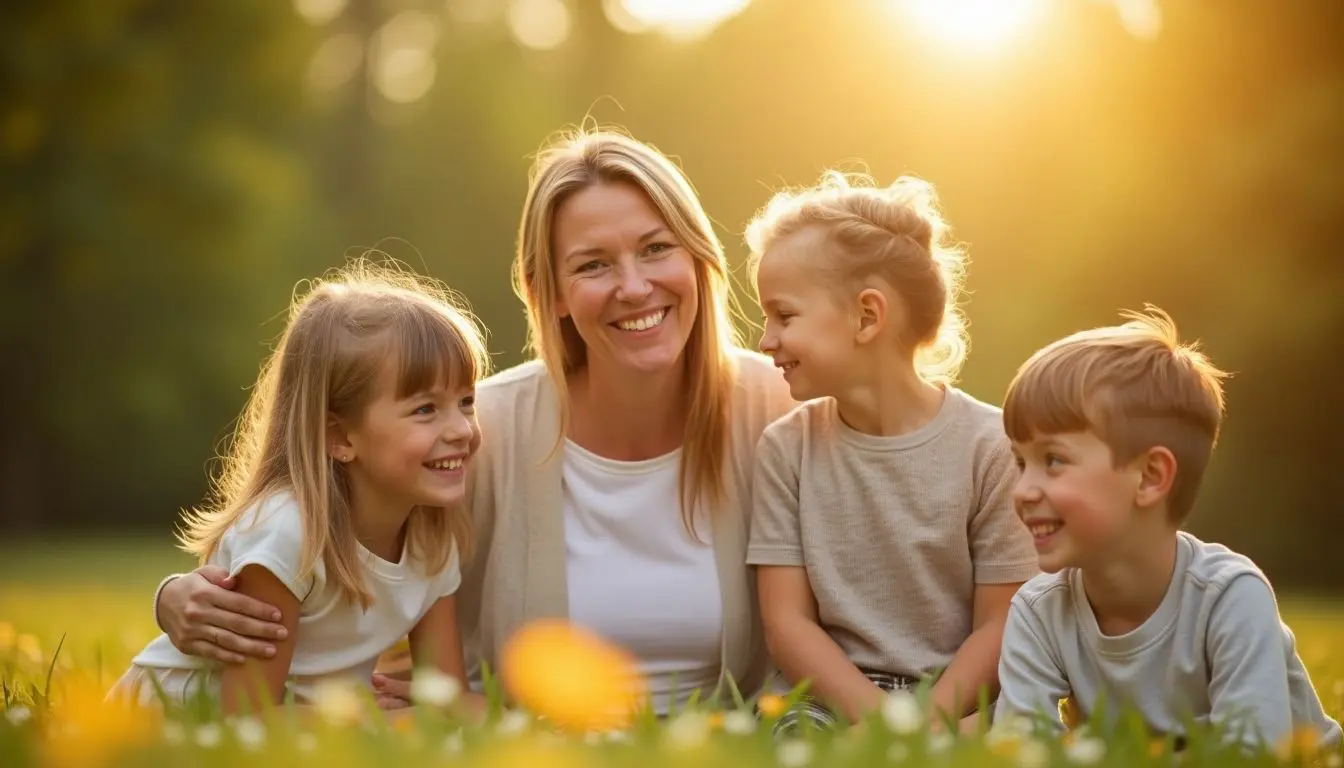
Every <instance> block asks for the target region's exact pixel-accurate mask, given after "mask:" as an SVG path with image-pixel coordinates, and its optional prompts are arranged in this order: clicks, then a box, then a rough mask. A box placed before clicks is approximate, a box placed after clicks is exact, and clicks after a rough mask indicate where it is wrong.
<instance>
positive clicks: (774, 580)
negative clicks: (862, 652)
mask: <svg viewBox="0 0 1344 768" xmlns="http://www.w3.org/2000/svg"><path fill="white" fill-rule="evenodd" d="M756 579H757V588H758V591H759V592H760V600H761V619H762V620H763V622H764V624H765V643H766V646H767V647H769V649H770V655H771V657H773V658H774V660H775V664H777V665H778V666H779V668H780V670H782V671H783V672H784V675H785V676H786V677H787V678H788V680H789V682H790V683H793V684H795V685H796V684H798V683H799V682H802V681H803V680H808V681H809V683H810V684H809V687H808V691H809V693H812V694H813V695H815V696H816V697H817V698H818V699H820V700H822V701H823V702H825V703H826V704H827V705H829V706H831V707H834V708H838V709H839V710H840V712H841V713H842V714H844V716H845V717H846V718H847V719H848V720H849V721H850V722H851V723H856V722H858V721H859V720H861V719H862V718H863V717H864V716H865V715H866V714H868V713H869V712H871V711H873V710H875V709H877V708H878V707H879V706H880V705H881V703H882V695H883V694H882V689H881V688H878V687H877V684H876V683H874V682H873V681H872V680H869V679H868V676H867V675H865V674H863V673H862V672H860V671H859V668H858V667H856V666H855V665H854V662H852V661H850V660H849V657H848V656H847V655H845V652H844V650H843V649H841V648H840V646H839V645H838V644H836V642H835V640H833V639H832V638H831V636H830V635H829V634H828V633H827V632H826V630H825V629H822V627H821V624H820V620H819V617H818V614H817V601H816V596H815V595H814V594H813V593H812V585H811V583H810V582H809V581H808V579H807V571H806V570H805V569H804V568H802V567H799V566H776V565H760V566H757V576H756Z"/></svg>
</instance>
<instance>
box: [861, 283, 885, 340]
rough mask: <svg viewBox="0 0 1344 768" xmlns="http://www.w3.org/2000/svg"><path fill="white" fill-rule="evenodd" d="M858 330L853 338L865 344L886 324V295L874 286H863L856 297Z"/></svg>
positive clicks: (875, 336)
mask: <svg viewBox="0 0 1344 768" xmlns="http://www.w3.org/2000/svg"><path fill="white" fill-rule="evenodd" d="M857 309H858V320H859V327H858V331H857V332H856V333H855V334H854V340H855V341H856V342H858V343H859V344H867V343H868V342H870V341H872V340H873V339H875V338H877V336H878V334H880V333H881V332H882V329H883V328H884V327H886V324H887V311H888V309H889V307H888V305H887V297H886V295H885V294H883V293H882V292H881V291H879V290H877V289H876V288H864V289H863V290H862V291H859V297H858V306H857Z"/></svg>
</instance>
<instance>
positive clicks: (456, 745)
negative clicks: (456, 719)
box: [443, 731, 465, 755]
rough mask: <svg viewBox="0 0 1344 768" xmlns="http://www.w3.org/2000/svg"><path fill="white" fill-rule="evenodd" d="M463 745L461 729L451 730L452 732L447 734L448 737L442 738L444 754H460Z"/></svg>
mask: <svg viewBox="0 0 1344 768" xmlns="http://www.w3.org/2000/svg"><path fill="white" fill-rule="evenodd" d="M464 746H465V744H464V743H463V741H462V732H461V731H453V732H452V733H450V734H448V738H446V739H444V740H443V751H444V754H448V755H460V754H462V748H463V747H464Z"/></svg>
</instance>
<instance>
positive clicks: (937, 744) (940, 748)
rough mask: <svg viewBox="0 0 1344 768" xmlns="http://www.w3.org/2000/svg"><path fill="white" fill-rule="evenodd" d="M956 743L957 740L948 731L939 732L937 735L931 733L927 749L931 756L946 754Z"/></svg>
mask: <svg viewBox="0 0 1344 768" xmlns="http://www.w3.org/2000/svg"><path fill="white" fill-rule="evenodd" d="M956 741H957V740H956V738H954V737H953V736H952V734H950V733H948V732H947V731H938V732H937V733H930V734H929V742H928V746H927V747H926V749H927V750H928V751H929V754H931V755H936V754H938V753H939V752H946V751H947V750H949V749H951V748H952V745H953V744H955V743H956Z"/></svg>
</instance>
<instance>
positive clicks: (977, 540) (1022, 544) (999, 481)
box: [969, 438, 1040, 584]
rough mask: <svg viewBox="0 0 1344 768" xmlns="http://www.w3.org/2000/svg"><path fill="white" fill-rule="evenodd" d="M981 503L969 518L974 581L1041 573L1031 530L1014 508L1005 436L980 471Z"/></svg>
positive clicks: (1013, 470)
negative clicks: (1019, 517)
mask: <svg viewBox="0 0 1344 768" xmlns="http://www.w3.org/2000/svg"><path fill="white" fill-rule="evenodd" d="M979 475H980V478H981V481H980V483H981V485H980V499H979V502H980V506H979V508H978V509H976V510H975V512H974V514H973V515H972V517H971V522H970V531H969V537H970V542H971V562H972V563H974V564H975V583H977V584H1011V583H1014V582H1020V581H1026V580H1027V579H1030V578H1031V577H1032V576H1035V575H1036V574H1037V573H1039V572H1040V566H1039V564H1038V561H1037V559H1036V546H1035V544H1033V543H1032V540H1031V532H1030V531H1028V530H1027V527H1026V526H1025V525H1023V524H1022V521H1021V520H1019V519H1018V517H1017V511H1016V510H1015V509H1014V508H1013V484H1014V483H1016V482H1017V465H1016V464H1015V463H1014V461H1013V455H1012V452H1011V450H1010V448H1009V445H1008V441H1007V438H1004V439H1003V440H1002V441H999V442H998V443H996V444H995V446H994V449H993V450H992V451H990V452H989V455H988V457H987V458H986V460H985V463H984V465H983V466H982V467H981V468H980V472H979Z"/></svg>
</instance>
